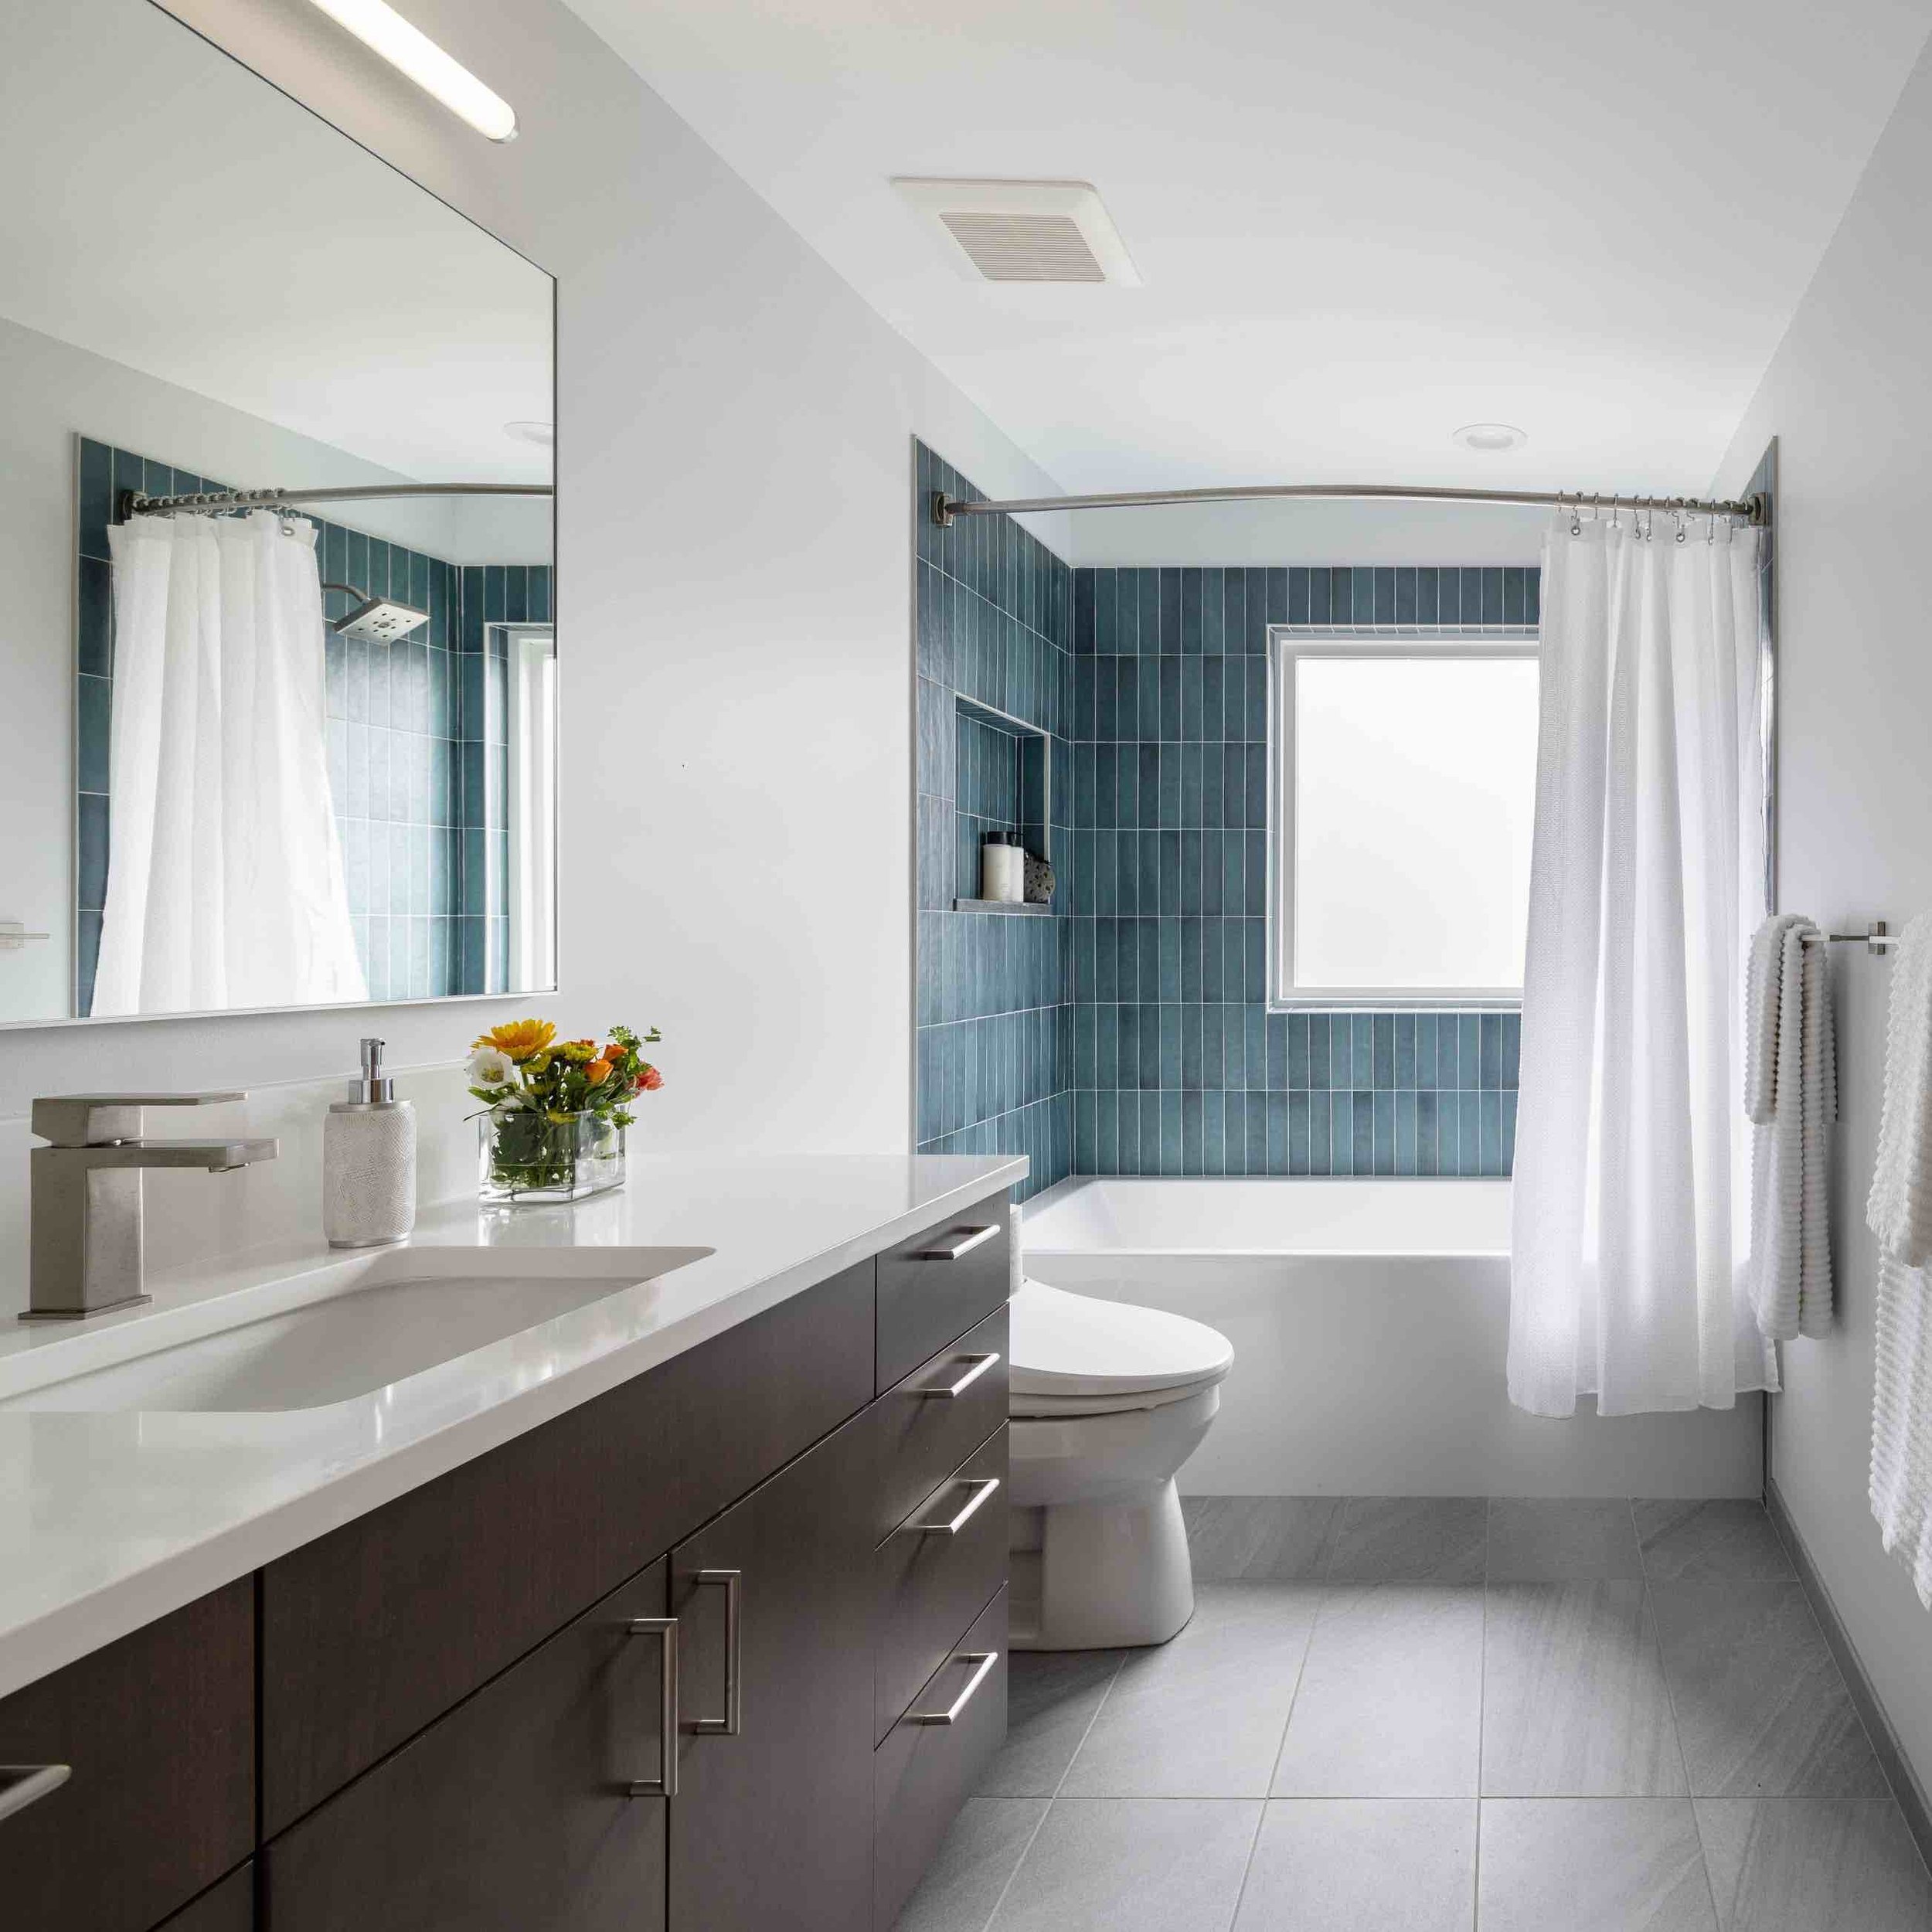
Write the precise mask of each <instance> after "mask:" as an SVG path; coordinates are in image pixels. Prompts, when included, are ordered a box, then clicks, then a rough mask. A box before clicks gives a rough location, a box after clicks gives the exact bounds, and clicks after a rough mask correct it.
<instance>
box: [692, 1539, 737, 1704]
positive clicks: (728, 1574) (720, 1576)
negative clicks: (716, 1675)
mask: <svg viewBox="0 0 1932 1932" xmlns="http://www.w3.org/2000/svg"><path fill="white" fill-rule="evenodd" d="M691 1580H692V1583H694V1584H697V1583H722V1584H723V1586H724V1594H725V1692H724V1702H725V1708H724V1716H722V1717H694V1718H693V1719H692V1720H691V1728H692V1730H694V1731H696V1732H699V1733H701V1734H702V1735H703V1736H706V1737H736V1736H737V1735H738V1719H739V1709H738V1700H739V1676H740V1672H739V1657H738V1649H739V1640H740V1632H741V1630H742V1628H743V1615H742V1611H743V1600H744V1573H743V1571H742V1570H699V1571H698V1572H697V1573H696V1574H695V1575H694V1576H693V1577H692V1579H691Z"/></svg>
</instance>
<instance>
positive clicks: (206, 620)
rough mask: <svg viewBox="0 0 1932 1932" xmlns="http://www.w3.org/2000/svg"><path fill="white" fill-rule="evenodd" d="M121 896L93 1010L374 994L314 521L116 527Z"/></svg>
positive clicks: (113, 891) (116, 866) (111, 915)
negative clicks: (353, 888)
mask: <svg viewBox="0 0 1932 1932" xmlns="http://www.w3.org/2000/svg"><path fill="white" fill-rule="evenodd" d="M108 540H109V542H110V543H111V545H112V546H113V550H114V716H113V735H112V740H111V743H112V750H111V757H110V764H109V785H110V800H109V854H110V855H109V860H108V867H107V907H106V911H105V913H104V915H103V917H102V920H101V930H100V964H99V966H98V968H97V971H96V975H95V979H94V1006H93V1009H92V1010H93V1011H94V1012H95V1013H97V1014H103V1013H156V1012H197V1011H202V1010H206V1009H211V1008H219V1007H250V1006H284V1005H311V1004H315V1003H318V1002H327V1001H331V1000H359V999H364V998H367V997H368V988H367V987H366V984H365V982H364V981H363V978H362V968H361V966H360V964H359V963H358V961H357V959H356V954H355V935H354V932H353V930H352V927H351V926H350V924H349V896H348V893H347V891H346V889H345V883H344V879H343V872H342V849H341V844H340V842H339V841H338V838H337V837H336V835H335V817H334V813H333V808H332V801H331V798H330V794H329V784H328V757H327V750H326V745H325V736H324V733H325V711H324V702H323V662H322V659H323V636H324V632H323V624H322V603H321V583H320V580H319V576H318V572H317V570H316V567H315V526H314V525H313V524H312V523H310V522H307V521H305V520H299V519H298V520H297V521H294V522H288V523H284V521H283V519H281V518H280V517H278V516H276V515H272V514H270V513H269V512H265V511H257V512H252V513H250V515H247V516H245V517H242V518H239V519H237V518H226V517H209V516H173V517H169V516H142V517H136V518H134V519H131V521H129V522H124V523H120V524H115V525H113V526H110V528H109V530H108Z"/></svg>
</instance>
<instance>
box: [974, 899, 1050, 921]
mask: <svg viewBox="0 0 1932 1932" xmlns="http://www.w3.org/2000/svg"><path fill="white" fill-rule="evenodd" d="M953 910H954V912H956V913H1019V914H1020V915H1021V916H1022V917H1026V918H1033V919H1040V918H1044V917H1046V916H1047V915H1049V913H1052V911H1053V907H1052V906H1050V905H1049V906H1036V905H1035V904H1033V903H1032V902H1031V901H1030V900H1029V901H1025V902H1023V903H1021V904H1019V905H1017V906H1016V905H1015V904H1014V903H1013V902H1012V900H1009V899H955V900H954V901H953Z"/></svg>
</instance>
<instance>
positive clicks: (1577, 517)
mask: <svg viewBox="0 0 1932 1932" xmlns="http://www.w3.org/2000/svg"><path fill="white" fill-rule="evenodd" d="M1556 501H1557V502H1558V503H1559V504H1560V503H1561V502H1563V498H1562V497H1561V496H1558V498H1556ZM1570 535H1571V536H1582V535H1583V498H1582V497H1580V496H1576V497H1573V498H1571V499H1570Z"/></svg>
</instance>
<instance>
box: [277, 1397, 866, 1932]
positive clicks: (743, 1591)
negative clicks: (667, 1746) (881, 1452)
mask: <svg viewBox="0 0 1932 1932" xmlns="http://www.w3.org/2000/svg"><path fill="white" fill-rule="evenodd" d="M874 1452H875V1445H874V1440H873V1435H872V1428H871V1427H870V1424H869V1419H868V1418H867V1417H859V1418H857V1419H856V1420H854V1421H852V1422H850V1423H847V1424H846V1425H845V1427H844V1428H842V1429H841V1430H838V1432H837V1434H835V1435H832V1436H831V1437H828V1438H827V1439H826V1440H825V1441H824V1442H821V1444H818V1447H816V1448H815V1449H813V1450H811V1451H808V1453H807V1454H804V1455H803V1456H801V1457H800V1458H799V1459H798V1461H796V1462H794V1463H793V1464H791V1466H790V1467H789V1468H786V1469H784V1470H781V1471H780V1472H779V1473H778V1474H777V1475H775V1476H774V1477H773V1478H771V1479H770V1481H768V1482H767V1483H765V1484H764V1485H762V1486H761V1487H760V1488H757V1489H755V1490H753V1492H752V1493H751V1494H750V1495H749V1496H747V1498H745V1499H744V1501H743V1502H740V1503H739V1504H737V1505H735V1506H734V1507H733V1508H732V1509H728V1510H726V1512H725V1513H724V1514H723V1515H722V1516H720V1517H719V1519H717V1521H716V1522H714V1523H713V1524H712V1525H711V1526H710V1527H709V1529H703V1530H701V1531H700V1532H699V1533H698V1534H697V1535H696V1536H693V1537H692V1538H691V1539H689V1541H687V1542H685V1543H681V1544H679V1546H678V1547H677V1549H675V1550H674V1551H672V1570H671V1597H672V1611H673V1613H674V1614H675V1615H676V1617H677V1618H678V1624H679V1648H680V1651H681V1654H682V1660H683V1668H682V1674H681V1679H680V1682H681V1689H680V1702H681V1705H682V1726H681V1729H682V1734H681V1736H680V1738H679V1787H678V1794H677V1796H676V1797H675V1798H673V1799H672V1803H671V1923H672V1926H673V1927H676V1928H678V1932H771V1928H772V1927H777V1926H783V1927H785V1928H787V1932H818V1929H819V1928H823V1929H824V1932H852V1928H853V1927H863V1926H865V1925H866V1923H869V1919H870V1916H871V1910H870V1897H869V1893H870V1886H871V1872H872V1821H871V1815H870V1811H871V1789H872V1640H871V1631H870V1628H869V1625H870V1611H869V1605H870V1600H871V1590H872V1561H871V1560H872V1519H871V1511H872V1493H871V1492H872V1481H873V1470H874V1465H873V1461H872V1457H873V1454H874ZM734 1640H735V1641H734ZM733 1665H735V1668H731V1666H733ZM277 1932H281V1928H280V1927H279V1926H278V1927H277Z"/></svg>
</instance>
